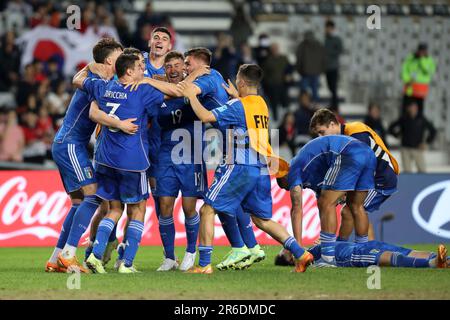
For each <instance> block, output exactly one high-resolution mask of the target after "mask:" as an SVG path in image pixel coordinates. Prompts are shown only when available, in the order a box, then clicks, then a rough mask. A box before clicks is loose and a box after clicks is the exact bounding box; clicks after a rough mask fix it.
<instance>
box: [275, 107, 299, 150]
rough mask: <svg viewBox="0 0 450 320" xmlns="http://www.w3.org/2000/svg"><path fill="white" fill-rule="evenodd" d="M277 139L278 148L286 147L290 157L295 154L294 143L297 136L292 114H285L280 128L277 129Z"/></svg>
mask: <svg viewBox="0 0 450 320" xmlns="http://www.w3.org/2000/svg"><path fill="white" fill-rule="evenodd" d="M278 130H279V131H278V132H279V134H280V135H279V137H280V147H288V148H289V150H290V151H291V157H292V156H293V155H295V154H296V149H297V145H296V142H295V137H296V136H297V132H296V123H295V116H294V114H293V113H292V112H287V113H286V114H285V115H284V117H283V121H282V122H281V125H280V127H279V128H278Z"/></svg>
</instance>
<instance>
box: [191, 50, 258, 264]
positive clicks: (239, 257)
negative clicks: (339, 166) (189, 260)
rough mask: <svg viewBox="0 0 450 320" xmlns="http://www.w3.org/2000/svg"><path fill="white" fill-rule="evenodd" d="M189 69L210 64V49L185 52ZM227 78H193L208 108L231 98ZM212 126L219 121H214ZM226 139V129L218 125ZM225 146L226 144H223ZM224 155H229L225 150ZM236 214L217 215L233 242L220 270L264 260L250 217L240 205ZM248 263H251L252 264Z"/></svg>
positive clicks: (206, 76) (202, 100) (203, 102)
mask: <svg viewBox="0 0 450 320" xmlns="http://www.w3.org/2000/svg"><path fill="white" fill-rule="evenodd" d="M185 63H186V71H187V73H188V74H190V73H192V72H194V71H195V70H197V69H198V68H199V67H201V66H204V65H207V66H209V65H210V64H211V52H210V51H209V50H208V49H206V48H201V47H200V48H193V49H190V50H188V51H187V52H186V53H185ZM224 87H225V81H224V79H223V78H222V75H221V74H220V73H219V72H217V71H216V70H214V69H211V73H210V74H208V75H204V76H202V77H199V78H198V79H196V80H195V81H194V86H193V88H194V90H195V93H196V94H197V96H198V98H199V100H200V102H201V103H202V105H203V106H204V107H205V108H206V109H207V110H213V109H215V108H218V107H221V106H222V105H224V104H225V103H226V102H227V101H228V100H229V96H228V92H227V91H226V90H225V88H224ZM213 126H217V124H214V123H213ZM219 129H220V130H221V131H222V136H223V138H224V139H225V128H224V127H222V128H221V127H219ZM223 142H225V141H223ZM223 145H225V144H223ZM223 156H224V157H225V156H226V150H225V149H224V152H223ZM236 210H237V212H236V214H233V215H230V214H227V213H223V212H220V213H219V214H218V216H219V219H220V221H221V223H222V226H223V229H224V231H225V234H226V236H227V238H228V240H229V241H230V244H231V247H232V251H231V252H230V254H228V255H227V256H226V257H225V259H224V260H223V261H221V262H220V263H219V264H218V265H217V267H218V269H220V270H226V269H228V268H234V267H236V265H238V264H239V263H241V262H244V261H247V264H246V265H245V267H248V266H250V264H251V263H254V262H258V261H261V260H263V259H264V258H265V253H264V251H263V250H262V249H261V248H260V246H259V244H258V243H257V242H256V238H255V234H254V232H253V229H252V227H251V225H252V224H251V221H250V216H249V215H248V214H246V213H244V211H243V210H242V208H241V207H238V208H237V209H236ZM248 262H251V263H250V264H249V263H248Z"/></svg>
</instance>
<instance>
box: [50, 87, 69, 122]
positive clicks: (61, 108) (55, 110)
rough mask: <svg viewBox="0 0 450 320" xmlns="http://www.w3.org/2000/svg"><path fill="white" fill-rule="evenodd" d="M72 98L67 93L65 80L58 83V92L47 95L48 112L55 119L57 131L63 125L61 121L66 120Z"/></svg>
mask: <svg viewBox="0 0 450 320" xmlns="http://www.w3.org/2000/svg"><path fill="white" fill-rule="evenodd" d="M70 98H71V96H70V94H69V93H68V92H67V83H66V82H65V81H64V80H62V81H60V82H59V83H58V86H57V87H56V91H51V92H50V93H49V94H48V95H47V101H48V112H49V114H50V115H51V117H52V119H53V123H54V127H55V129H58V128H59V127H60V125H61V123H60V120H62V119H63V118H64V115H65V113H66V110H67V106H68V105H69V101H70Z"/></svg>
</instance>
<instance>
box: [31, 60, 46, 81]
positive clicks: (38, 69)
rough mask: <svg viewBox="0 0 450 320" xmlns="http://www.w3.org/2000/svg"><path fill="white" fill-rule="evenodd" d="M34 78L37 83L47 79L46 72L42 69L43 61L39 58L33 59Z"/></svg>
mask: <svg viewBox="0 0 450 320" xmlns="http://www.w3.org/2000/svg"><path fill="white" fill-rule="evenodd" d="M33 68H34V79H35V80H36V82H37V83H38V84H40V83H42V81H44V80H46V79H47V74H46V73H45V71H44V63H43V62H42V61H39V60H34V61H33Z"/></svg>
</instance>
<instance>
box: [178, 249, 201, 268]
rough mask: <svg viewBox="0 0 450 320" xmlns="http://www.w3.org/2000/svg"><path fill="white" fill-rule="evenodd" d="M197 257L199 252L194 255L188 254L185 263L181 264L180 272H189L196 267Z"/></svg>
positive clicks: (185, 256)
mask: <svg viewBox="0 0 450 320" xmlns="http://www.w3.org/2000/svg"><path fill="white" fill-rule="evenodd" d="M196 256H197V252H194V253H190V252H186V253H185V254H184V258H183V261H182V262H181V264H180V268H179V269H180V270H181V271H187V270H189V269H190V268H192V267H193V266H194V263H195V257H196Z"/></svg>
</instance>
